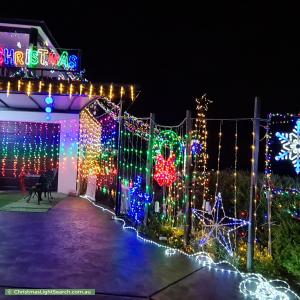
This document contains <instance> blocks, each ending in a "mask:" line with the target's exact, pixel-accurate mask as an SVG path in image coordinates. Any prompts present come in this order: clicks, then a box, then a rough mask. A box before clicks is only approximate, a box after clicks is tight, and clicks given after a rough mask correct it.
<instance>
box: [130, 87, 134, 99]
mask: <svg viewBox="0 0 300 300" xmlns="http://www.w3.org/2000/svg"><path fill="white" fill-rule="evenodd" d="M130 96H131V101H134V89H133V85H131V86H130Z"/></svg>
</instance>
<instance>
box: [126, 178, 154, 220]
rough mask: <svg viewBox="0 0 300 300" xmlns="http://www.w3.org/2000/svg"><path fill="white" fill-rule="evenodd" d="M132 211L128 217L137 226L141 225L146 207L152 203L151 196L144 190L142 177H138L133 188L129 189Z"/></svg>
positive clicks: (130, 210)
mask: <svg viewBox="0 0 300 300" xmlns="http://www.w3.org/2000/svg"><path fill="white" fill-rule="evenodd" d="M129 199H130V209H129V212H128V216H129V217H131V218H132V219H133V220H134V221H135V222H136V223H137V224H141V223H142V222H143V220H144V212H145V205H148V204H150V203H151V201H152V199H151V196H150V195H149V194H147V193H145V192H143V190H142V177H141V176H140V175H139V176H137V178H136V180H135V181H134V183H133V187H132V188H130V189H129Z"/></svg>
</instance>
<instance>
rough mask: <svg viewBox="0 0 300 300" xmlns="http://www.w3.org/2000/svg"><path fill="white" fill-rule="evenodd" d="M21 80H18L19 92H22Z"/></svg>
mask: <svg viewBox="0 0 300 300" xmlns="http://www.w3.org/2000/svg"><path fill="white" fill-rule="evenodd" d="M21 83H22V82H21V80H18V92H20V90H21Z"/></svg>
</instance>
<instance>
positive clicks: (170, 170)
mask: <svg viewBox="0 0 300 300" xmlns="http://www.w3.org/2000/svg"><path fill="white" fill-rule="evenodd" d="M175 160H176V156H175V154H171V155H170V157H169V158H168V159H167V160H165V159H164V157H163V156H162V155H161V154H158V155H157V157H156V165H155V174H154V179H155V180H156V181H157V183H158V184H159V185H160V186H163V185H166V186H170V185H171V184H172V183H173V182H175V181H176V180H177V175H176V168H175Z"/></svg>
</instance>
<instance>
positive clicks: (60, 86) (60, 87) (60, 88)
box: [59, 83, 64, 94]
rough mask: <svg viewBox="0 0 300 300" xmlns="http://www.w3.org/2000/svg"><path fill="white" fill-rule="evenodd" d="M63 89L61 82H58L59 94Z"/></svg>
mask: <svg viewBox="0 0 300 300" xmlns="http://www.w3.org/2000/svg"><path fill="white" fill-rule="evenodd" d="M63 89H64V87H63V84H62V83H60V84H59V93H60V94H62V93H63Z"/></svg>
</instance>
